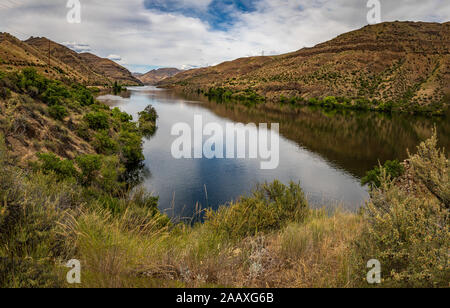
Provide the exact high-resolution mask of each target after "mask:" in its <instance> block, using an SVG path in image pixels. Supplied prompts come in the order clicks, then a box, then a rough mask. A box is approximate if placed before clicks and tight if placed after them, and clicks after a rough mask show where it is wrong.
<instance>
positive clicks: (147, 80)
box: [134, 68, 182, 85]
mask: <svg viewBox="0 0 450 308" xmlns="http://www.w3.org/2000/svg"><path fill="white" fill-rule="evenodd" d="M180 72H182V70H179V69H177V68H159V69H154V70H151V71H149V72H147V73H145V74H134V76H135V77H136V78H137V79H139V80H140V81H141V82H142V83H144V84H146V85H156V84H157V83H158V82H161V81H163V80H165V79H167V78H170V77H173V76H176V75H177V74H179V73H180Z"/></svg>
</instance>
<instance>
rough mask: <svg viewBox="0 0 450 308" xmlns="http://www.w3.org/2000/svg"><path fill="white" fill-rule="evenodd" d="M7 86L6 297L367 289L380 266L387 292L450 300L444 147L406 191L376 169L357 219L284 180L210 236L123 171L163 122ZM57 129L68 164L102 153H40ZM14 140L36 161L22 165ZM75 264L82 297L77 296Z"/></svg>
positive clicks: (211, 221) (427, 152) (232, 211)
mask: <svg viewBox="0 0 450 308" xmlns="http://www.w3.org/2000/svg"><path fill="white" fill-rule="evenodd" d="M0 77H1V78H0V81H1V82H2V83H5V84H7V85H8V87H7V88H6V87H4V88H2V89H5V88H6V89H8V90H9V91H3V92H2V95H3V96H2V97H1V98H0V103H1V105H0V107H1V110H2V117H1V118H0V120H1V121H0V123H1V124H2V125H1V129H2V133H4V134H5V137H3V134H0V170H2V172H1V173H0V200H2V202H1V203H0V286H1V287H2V288H3V287H4V288H6V287H78V286H79V287H268V286H269V287H368V286H370V285H369V284H368V283H367V280H365V279H366V277H367V271H368V270H367V262H368V261H369V260H372V259H376V260H378V261H379V262H380V263H381V265H382V268H383V271H382V281H381V286H382V287H385V286H397V287H448V281H449V275H450V271H449V269H448V247H449V244H450V238H449V234H450V233H449V223H448V217H449V212H448V211H449V209H448V204H449V200H450V191H449V172H448V170H449V169H448V168H449V163H448V159H447V154H446V153H445V152H443V151H440V150H438V147H437V137H436V133H435V134H434V136H433V137H432V138H431V139H429V140H428V141H426V142H424V143H422V144H421V145H420V147H419V148H418V154H417V155H412V156H410V157H409V159H408V161H407V163H406V165H405V166H406V167H405V170H404V172H402V174H401V175H400V177H399V178H396V179H391V178H389V177H387V176H386V174H387V172H388V170H386V171H384V169H383V168H379V170H378V172H377V173H376V174H375V176H376V177H377V179H376V180H377V181H376V182H377V183H378V187H376V188H375V187H373V189H372V190H371V199H370V201H369V202H368V203H367V205H366V207H364V208H363V209H362V210H361V211H360V212H359V213H358V214H356V213H348V212H345V211H332V212H327V211H324V210H317V209H316V210H314V209H312V207H311V204H310V203H309V202H308V200H307V198H306V195H305V193H304V191H303V190H302V188H301V186H300V185H298V184H296V183H292V182H291V183H290V184H288V185H284V184H282V183H280V182H279V181H277V180H276V181H270V182H268V183H266V184H262V185H260V186H259V187H258V188H257V189H255V190H254V192H253V194H251V195H246V196H242V197H240V198H237V199H236V200H235V201H233V202H230V203H228V204H224V205H223V206H221V207H219V208H218V209H217V210H212V209H208V210H206V211H205V212H204V223H201V224H192V223H189V222H188V223H182V222H180V220H177V219H176V218H173V219H170V218H169V217H167V216H166V215H164V214H163V213H161V211H159V210H158V198H157V197H154V196H152V195H150V194H149V193H148V192H146V191H145V190H143V189H140V190H139V189H138V190H136V191H133V193H131V194H130V193H129V191H128V190H127V184H130V178H125V177H124V176H125V169H126V167H127V166H128V164H127V163H134V162H140V161H141V160H142V159H143V153H142V141H143V136H144V134H145V133H144V132H141V124H147V123H148V121H150V123H155V121H156V117H157V115H156V113H155V110H154V109H153V108H151V107H149V108H147V109H146V110H145V112H144V113H142V110H143V109H139V110H138V114H139V113H140V116H141V117H140V118H141V120H142V121H138V123H139V124H138V123H136V122H132V117H131V116H130V115H129V114H127V113H125V112H122V111H120V110H119V109H117V108H114V109H110V108H109V107H108V106H106V105H103V104H101V103H99V102H97V101H95V100H94V99H93V98H92V95H91V94H90V92H86V91H87V90H86V89H85V88H84V87H80V86H73V87H68V86H67V85H64V84H61V83H58V82H55V81H51V80H47V79H45V78H42V77H41V76H39V75H37V74H36V73H35V72H34V71H32V70H26V71H24V72H21V73H17V74H12V75H0ZM15 77H17V78H15ZM16 82H17V83H16ZM144 102H146V101H144ZM55 106H57V107H56V108H55ZM52 107H53V108H52ZM52 109H55V110H53V111H55V113H54V112H53V111H52ZM57 111H65V112H57ZM17 114H21V115H22V117H20V118H19V119H20V121H17V119H16V115H17ZM75 116H76V119H75V121H74V120H72V121H69V120H70V119H72V117H75ZM69 118H70V119H69ZM35 123H38V124H39V123H40V126H39V125H37V124H36V125H35V126H33V125H32V124H35ZM43 123H46V124H47V125H43ZM70 123H72V124H70ZM49 125H51V127H54V128H52V129H50V131H51V132H58V133H59V134H58V135H54V140H52V141H53V142H54V143H55V144H59V143H60V142H65V145H66V147H65V148H63V149H64V150H65V149H67V145H68V144H70V143H71V142H72V141H73V140H79V138H82V137H83V136H84V138H86V139H87V140H85V141H84V142H83V143H80V144H86V148H85V149H89V150H90V151H91V153H84V152H83V153H80V152H78V151H76V149H74V150H73V151H75V152H74V153H75V154H76V155H75V156H73V157H71V156H69V153H66V152H63V151H62V150H61V153H56V154H55V153H52V152H51V151H46V152H45V153H46V154H43V153H39V152H37V148H36V147H37V146H38V145H39V144H36V143H35V142H36V140H34V139H33V138H37V137H36V136H37V134H38V133H41V128H42V127H43V128H46V127H47V126H49ZM80 128H84V130H80ZM142 128H145V131H147V130H150V131H152V130H153V129H155V126H154V125H150V126H148V125H144V126H143V127H142ZM46 131H47V130H42V132H46ZM74 132H76V134H77V137H75V133H74ZM80 133H81V136H80V135H79V134H80ZM8 138H9V139H8ZM12 138H14V139H16V140H18V141H20V142H26V143H27V144H33V147H34V149H36V153H34V152H32V153H30V154H29V155H30V156H28V159H25V158H24V156H23V155H22V156H18V155H17V154H18V153H20V151H21V148H20V147H18V143H16V142H12V141H14V139H12ZM116 142H117V143H118V144H120V147H118V146H117V147H116V146H115V145H116ZM47 146H49V145H46V148H47ZM55 148H56V149H57V150H58V149H61V148H60V147H55ZM80 148H81V146H80ZM41 149H42V150H43V149H44V148H41ZM102 152H103V154H102ZM34 156H36V157H34ZM18 157H21V159H18ZM31 157H33V158H31ZM185 176H186V175H184V177H183V180H184V181H186V177H185ZM133 179H135V177H133V176H132V177H131V180H133ZM247 185H248V183H247ZM197 214H200V213H197ZM178 218H180V217H178ZM194 218H195V217H194ZM183 221H184V220H183ZM194 221H195V220H193V221H192V222H194ZM73 259H76V260H79V261H80V263H81V266H82V271H81V275H82V280H81V281H82V284H81V285H69V284H68V283H67V282H66V273H67V268H65V267H64V264H66V263H67V261H68V260H73Z"/></svg>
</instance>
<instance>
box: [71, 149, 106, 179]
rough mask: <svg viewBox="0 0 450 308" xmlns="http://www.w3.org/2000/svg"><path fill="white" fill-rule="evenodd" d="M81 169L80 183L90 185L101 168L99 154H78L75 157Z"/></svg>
mask: <svg viewBox="0 0 450 308" xmlns="http://www.w3.org/2000/svg"><path fill="white" fill-rule="evenodd" d="M75 160H76V162H77V165H78V167H79V168H80V170H81V174H80V177H81V183H82V184H83V185H90V184H91V183H92V181H93V180H94V179H95V177H96V176H97V175H98V174H99V171H100V169H101V168H102V159H101V156H100V155H80V156H77V158H76V159H75Z"/></svg>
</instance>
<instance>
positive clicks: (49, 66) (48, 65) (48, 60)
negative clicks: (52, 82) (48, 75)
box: [48, 40, 50, 68]
mask: <svg viewBox="0 0 450 308" xmlns="http://www.w3.org/2000/svg"><path fill="white" fill-rule="evenodd" d="M48 67H49V68H50V40H48Z"/></svg>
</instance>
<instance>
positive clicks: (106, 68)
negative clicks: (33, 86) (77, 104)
mask: <svg viewBox="0 0 450 308" xmlns="http://www.w3.org/2000/svg"><path fill="white" fill-rule="evenodd" d="M49 49H50V55H49ZM49 56H50V58H49ZM49 62H50V63H49ZM25 67H34V68H36V70H37V71H38V72H39V73H41V74H43V75H45V76H46V77H47V78H50V79H58V80H63V81H68V82H79V83H82V84H85V85H92V86H109V85H111V84H113V83H114V82H115V81H117V82H118V83H120V84H124V85H141V84H142V83H141V82H140V81H139V80H137V79H136V78H134V77H133V76H132V75H131V73H130V72H129V71H128V70H127V69H125V68H124V67H122V66H120V65H119V64H117V63H115V62H113V61H111V60H108V59H102V58H99V57H96V56H94V55H90V54H78V53H76V52H75V51H73V50H71V49H69V48H67V47H65V46H63V45H60V44H58V43H55V42H53V41H50V40H48V39H46V38H30V39H28V40H26V41H23V42H22V41H20V40H18V39H17V38H15V37H13V36H12V35H10V34H7V33H0V70H2V71H5V72H10V71H18V70H21V69H23V68H25Z"/></svg>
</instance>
